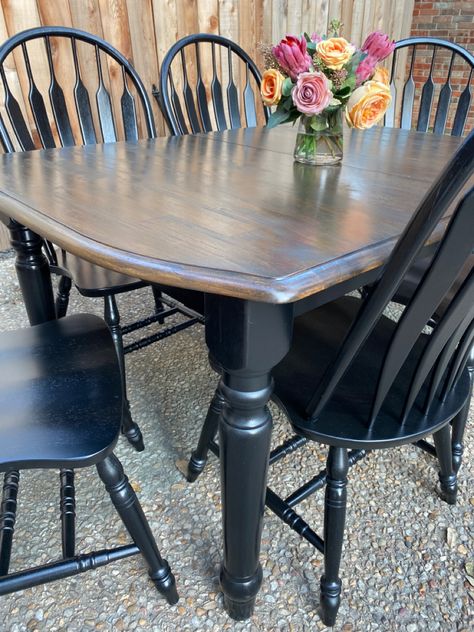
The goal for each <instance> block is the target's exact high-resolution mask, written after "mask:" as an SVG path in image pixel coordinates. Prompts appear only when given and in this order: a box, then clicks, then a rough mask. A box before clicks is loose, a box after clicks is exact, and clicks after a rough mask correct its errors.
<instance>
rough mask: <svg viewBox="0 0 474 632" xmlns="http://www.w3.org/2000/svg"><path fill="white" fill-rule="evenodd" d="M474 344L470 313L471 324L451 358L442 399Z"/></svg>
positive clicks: (472, 314) (473, 329) (473, 328)
mask: <svg viewBox="0 0 474 632" xmlns="http://www.w3.org/2000/svg"><path fill="white" fill-rule="evenodd" d="M471 300H472V302H474V296H471ZM473 342H474V313H471V322H470V324H469V327H467V328H466V331H465V333H464V335H463V337H462V340H461V341H460V343H459V346H458V348H457V349H456V354H455V356H454V358H453V362H452V364H451V369H450V372H449V374H448V376H447V380H446V383H445V387H444V389H443V395H442V398H443V399H445V398H446V396H447V394H448V393H449V391H450V390H451V388H452V387H453V384H454V383H455V382H456V381H457V380H458V379H459V375H460V373H461V371H462V369H463V368H464V367H465V366H466V364H467V361H468V358H469V356H470V354H471V350H472V344H473Z"/></svg>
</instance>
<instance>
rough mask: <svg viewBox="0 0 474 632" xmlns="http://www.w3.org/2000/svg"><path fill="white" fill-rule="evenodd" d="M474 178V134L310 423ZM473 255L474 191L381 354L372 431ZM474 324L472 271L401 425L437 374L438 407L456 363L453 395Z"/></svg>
mask: <svg viewBox="0 0 474 632" xmlns="http://www.w3.org/2000/svg"><path fill="white" fill-rule="evenodd" d="M473 172H474V132H471V134H470V135H469V136H468V138H467V139H466V140H465V141H464V143H463V144H462V146H461V147H460V148H459V149H458V151H457V152H456V153H455V155H454V157H453V158H452V160H451V161H450V163H449V164H448V165H447V167H446V168H445V170H444V171H443V172H442V174H441V175H440V177H439V178H438V179H437V181H436V182H435V184H434V185H433V186H432V187H431V189H430V190H429V191H428V193H427V194H426V195H425V197H424V199H423V200H422V202H421V203H420V205H419V207H418V209H417V211H416V212H415V214H414V215H413V217H412V219H411V220H410V222H409V223H408V225H407V227H406V229H405V230H404V232H403V234H402V235H401V237H400V238H399V240H398V241H397V244H396V245H395V247H394V249H393V251H392V254H391V256H390V258H389V260H388V262H387V264H386V265H385V267H384V269H383V271H382V273H381V276H380V279H379V281H378V282H377V283H376V284H375V285H374V287H373V289H372V291H371V292H370V294H369V295H368V297H367V298H366V299H365V301H364V302H363V304H362V307H361V309H360V311H359V313H358V314H357V317H356V319H355V321H354V323H353V324H352V326H351V328H350V331H349V333H348V334H347V336H346V338H345V340H344V342H343V343H342V345H341V347H340V349H339V352H338V355H337V358H336V359H335V361H334V363H333V365H332V366H330V367H329V368H328V370H327V372H326V374H325V375H324V377H323V379H322V380H321V382H320V384H319V385H318V386H317V388H316V390H315V392H314V394H313V397H312V398H311V401H310V404H309V405H308V408H307V413H308V415H310V416H311V417H313V418H316V417H317V416H318V415H319V413H320V412H321V410H322V409H323V407H324V406H325V405H326V403H327V402H328V400H329V398H330V397H331V395H332V393H333V392H334V390H335V388H336V387H337V385H338V383H339V382H340V380H341V379H342V378H343V376H344V374H345V372H346V371H347V369H348V367H349V365H350V364H351V362H352V361H353V359H354V358H355V356H356V355H357V354H358V353H359V351H360V349H361V347H362V346H363V345H364V344H365V342H366V341H367V339H368V337H369V336H370V334H371V333H372V331H373V330H374V328H375V326H376V324H377V322H378V320H379V319H380V317H381V316H382V314H383V311H384V310H385V308H386V306H387V305H388V303H389V302H390V300H391V299H392V298H393V296H394V294H395V292H396V290H397V288H398V286H399V285H400V282H401V281H402V279H403V277H404V275H405V274H406V272H407V270H408V269H409V267H410V266H411V265H412V263H413V261H414V260H415V258H416V257H417V255H419V253H420V251H421V250H422V248H423V247H424V245H425V243H426V242H427V240H428V239H429V237H430V235H431V233H432V232H433V230H434V229H435V227H436V225H437V224H438V222H439V221H440V220H441V218H442V217H443V215H444V214H445V213H446V211H447V209H448V207H449V206H450V204H451V203H452V202H453V200H454V198H455V197H456V196H457V195H458V193H459V192H460V190H461V188H462V187H463V185H464V184H465V183H466V182H467V180H468V179H469V178H470V176H472V174H473ZM473 248H474V188H471V189H470V190H469V191H468V193H467V194H466V195H465V196H464V197H463V199H462V200H461V201H460V202H459V204H458V206H457V208H456V210H455V211H454V213H453V214H452V216H451V219H450V222H449V224H448V227H447V229H446V231H445V233H444V235H443V239H442V240H441V242H440V243H439V245H438V247H437V248H436V252H435V253H434V254H433V256H432V260H431V262H430V265H429V267H428V268H427V271H426V273H425V275H424V277H423V279H422V281H421V282H420V284H419V286H418V288H417V290H416V292H415V294H414V296H413V297H412V299H411V300H410V301H409V303H408V305H407V307H406V309H405V311H404V312H403V315H402V317H401V318H400V320H399V321H398V325H397V327H396V329H395V333H394V335H393V337H392V339H391V340H390V341H387V347H386V349H385V350H381V353H384V357H383V362H382V367H381V371H380V375H379V380H378V384H377V387H376V389H375V395H374V400H373V402H372V412H371V417H370V419H369V420H367V422H368V424H371V423H373V421H374V420H375V419H376V417H377V415H378V412H379V411H380V408H381V406H382V404H383V402H384V400H385V398H386V396H387V394H388V392H389V391H390V388H391V386H392V385H393V383H394V381H395V379H396V377H397V375H398V373H399V371H400V369H401V368H402V366H403V364H404V363H405V361H406V359H407V358H408V356H409V354H410V352H411V351H412V349H413V346H414V345H415V343H416V342H417V340H418V338H419V336H420V335H421V334H422V332H423V329H424V327H425V326H426V325H427V323H428V322H429V321H430V319H431V317H432V316H433V314H434V313H435V312H436V309H437V308H438V306H439V305H440V303H441V302H442V300H443V298H444V296H445V295H446V294H447V293H448V291H449V290H450V289H451V288H452V287H453V286H454V284H455V281H456V279H457V278H458V275H459V273H460V271H461V269H462V268H463V267H464V265H465V264H466V261H467V259H468V258H469V257H470V255H471V253H472V251H473ZM473 319H474V270H472V269H471V271H470V273H469V274H468V275H467V278H466V280H465V282H464V283H463V284H462V285H461V287H460V288H459V289H458V290H457V291H456V293H455V295H454V298H453V300H452V301H451V303H450V305H449V307H448V309H447V310H446V311H445V313H444V315H443V316H442V318H441V320H440V321H439V322H438V324H437V326H436V329H435V330H434V333H433V334H432V335H431V336H430V338H429V342H428V343H427V344H426V346H425V348H424V351H423V354H422V357H421V359H420V361H419V363H418V365H417V367H416V369H415V371H414V374H413V376H412V380H411V387H410V389H409V392H408V393H407V394H406V402H405V406H404V409H403V410H401V411H400V420H401V421H403V420H404V419H405V418H406V416H407V414H408V413H409V411H410V409H411V406H412V405H413V402H414V401H415V399H416V396H417V395H418V393H419V391H420V388H421V386H422V385H423V384H424V382H425V379H426V378H427V376H428V374H429V373H430V372H432V380H433V382H432V383H431V387H430V395H429V397H428V401H427V402H426V406H429V405H430V404H431V402H432V400H433V397H434V395H435V393H436V391H437V389H438V387H439V386H440V380H441V379H442V378H443V377H444V376H445V374H446V369H447V367H448V364H449V363H450V362H451V363H452V364H451V369H450V373H449V375H448V377H447V378H446V380H445V383H444V386H443V388H444V396H445V395H446V392H447V391H446V388H447V386H449V388H450V387H451V386H452V385H453V383H454V381H455V380H456V379H457V378H458V377H459V375H460V369H462V368H463V362H465V361H467V355H468V353H469V349H470V345H471V343H472V339H473V336H474V334H473V325H472V322H473ZM453 352H455V358H454V360H452V354H453Z"/></svg>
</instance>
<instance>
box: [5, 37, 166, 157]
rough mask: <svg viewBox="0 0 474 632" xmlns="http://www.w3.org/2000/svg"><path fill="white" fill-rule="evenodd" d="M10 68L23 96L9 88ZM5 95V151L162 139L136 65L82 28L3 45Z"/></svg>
mask: <svg viewBox="0 0 474 632" xmlns="http://www.w3.org/2000/svg"><path fill="white" fill-rule="evenodd" d="M10 55H12V57H10ZM56 57H57V58H58V59H60V61H61V64H60V65H59V64H58V63H57V62H55V58H56ZM11 59H13V62H12V63H10V60H11ZM12 67H14V68H15V70H16V73H18V78H19V79H20V83H21V84H22V85H21V88H22V92H23V94H24V95H25V97H24V98H23V97H22V95H21V90H19V91H18V90H17V88H18V84H16V85H10V82H9V77H12V71H11V68H12ZM16 73H13V74H14V77H15V79H16V78H17V75H16ZM21 80H22V81H21ZM12 83H13V82H12ZM61 83H62V84H63V85H61ZM15 93H16V95H17V98H15ZM19 93H20V94H19ZM94 95H95V99H94V98H93V97H94ZM0 98H1V100H0V143H1V144H2V146H3V149H4V151H6V152H12V151H15V150H18V149H19V150H23V151H27V150H31V149H38V148H51V147H56V146H70V145H76V144H85V145H88V144H94V143H100V142H104V143H109V142H115V141H117V140H120V139H122V138H124V139H126V140H136V139H138V138H139V137H145V138H154V137H155V136H156V132H155V125H154V121H153V114H152V109H151V104H150V100H149V98H148V95H147V93H146V91H145V88H144V86H143V83H142V81H141V79H140V77H139V76H138V74H137V72H136V71H135V69H134V68H133V66H132V65H131V64H130V62H129V61H128V60H127V59H126V58H125V57H124V56H123V55H122V54H121V53H120V52H119V51H117V50H116V49H115V48H114V47H113V46H111V45H110V44H108V43H107V42H105V41H104V40H102V39H100V38H99V37H96V36H94V35H91V34H89V33H86V32H84V31H80V30H78V29H73V28H68V27H59V26H51V27H38V28H33V29H29V30H27V31H23V32H21V33H18V34H17V35H14V36H13V37H11V38H9V39H8V40H7V41H6V42H4V44H3V45H2V46H0Z"/></svg>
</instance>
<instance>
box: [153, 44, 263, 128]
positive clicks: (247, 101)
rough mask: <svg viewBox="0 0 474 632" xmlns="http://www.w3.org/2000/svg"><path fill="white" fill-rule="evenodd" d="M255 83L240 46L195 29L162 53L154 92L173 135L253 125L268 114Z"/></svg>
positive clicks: (251, 66)
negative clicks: (192, 33) (157, 91)
mask: <svg viewBox="0 0 474 632" xmlns="http://www.w3.org/2000/svg"><path fill="white" fill-rule="evenodd" d="M260 81H261V75H260V72H259V70H258V68H257V66H256V65H255V63H254V62H253V61H252V59H251V58H250V57H249V56H248V55H247V53H246V52H245V51H244V50H243V49H242V48H240V46H238V45H237V44H235V43H234V42H232V41H231V40H229V39H226V38H225V37H221V36H220V35H210V34H206V33H198V34H196V35H189V36H188V37H184V38H183V39H180V40H179V41H178V42H176V44H174V46H172V47H171V48H170V50H169V51H168V52H167V54H166V55H165V58H164V59H163V63H162V65H161V73H160V91H159V94H157V95H155V96H157V98H158V102H159V104H160V107H161V109H162V111H163V113H164V116H165V119H166V121H167V124H168V127H169V129H170V131H171V133H172V134H174V135H177V136H179V135H182V134H188V133H192V134H197V133H199V132H211V131H213V130H214V131H216V130H217V131H221V130H225V129H235V128H239V127H256V126H257V124H258V123H259V121H260V122H261V124H264V123H265V122H266V121H267V120H268V116H269V113H268V108H265V107H264V106H263V104H262V102H261V98H260ZM224 90H225V92H226V98H224V95H223V91H224ZM210 104H212V106H211V107H210ZM259 117H260V119H259Z"/></svg>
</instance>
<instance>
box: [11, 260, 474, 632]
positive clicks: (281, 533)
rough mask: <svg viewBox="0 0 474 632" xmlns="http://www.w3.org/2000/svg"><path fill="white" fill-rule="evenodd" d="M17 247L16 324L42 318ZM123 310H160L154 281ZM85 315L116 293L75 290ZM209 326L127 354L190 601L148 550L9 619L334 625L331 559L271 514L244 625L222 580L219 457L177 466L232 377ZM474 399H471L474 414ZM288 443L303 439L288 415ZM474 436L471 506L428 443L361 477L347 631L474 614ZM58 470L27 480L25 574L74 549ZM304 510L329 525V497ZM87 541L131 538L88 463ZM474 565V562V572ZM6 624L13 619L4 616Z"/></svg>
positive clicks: (276, 484) (145, 625)
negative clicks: (31, 311) (219, 370)
mask: <svg viewBox="0 0 474 632" xmlns="http://www.w3.org/2000/svg"><path fill="white" fill-rule="evenodd" d="M13 263H14V262H13V257H12V255H11V253H6V254H3V255H0V276H1V281H2V282H1V285H0V313H1V328H2V329H3V330H5V329H12V328H14V327H18V326H20V325H24V324H26V317H25V312H24V308H23V304H22V300H21V295H20V292H19V289H18V284H17V281H16V277H15V273H14V266H13ZM119 302H120V306H121V311H122V315H123V321H124V322H127V321H128V320H130V319H132V318H134V317H135V316H136V315H137V314H143V313H149V312H150V310H151V308H152V305H153V303H152V295H151V291H150V290H149V289H144V290H141V291H140V292H137V293H135V294H132V295H129V296H126V297H120V299H119ZM70 310H71V312H72V311H75V312H77V311H88V312H97V313H99V314H100V313H101V310H102V305H101V301H100V300H90V299H84V298H82V297H80V296H79V295H78V294H77V292H75V291H74V293H73V295H72V298H71V306H70ZM202 334H203V330H202V327H201V326H195V327H193V328H191V329H190V330H187V331H185V332H182V333H180V334H178V335H176V336H173V337H172V338H168V339H166V340H164V341H163V342H161V343H158V344H155V345H152V346H150V347H147V348H146V349H143V350H141V351H138V352H136V353H133V354H131V355H129V356H127V376H128V384H129V398H130V402H131V406H132V412H133V416H134V418H135V420H136V421H137V422H138V423H139V425H140V427H141V429H142V431H143V434H144V437H145V442H146V450H145V452H143V453H141V454H138V453H135V452H133V450H131V449H130V448H129V446H128V445H127V443H126V442H125V441H124V440H121V441H120V442H119V446H118V448H117V454H118V455H119V457H120V458H121V460H122V462H123V464H124V466H125V469H126V471H127V473H128V476H129V478H130V479H131V481H132V483H133V485H134V487H135V488H136V489H137V491H138V492H139V496H140V499H141V502H142V504H143V508H144V510H145V513H146V514H147V515H148V518H149V520H150V523H151V526H152V529H153V531H154V533H155V534H156V536H157V539H158V541H159V542H160V546H161V548H162V551H163V552H164V554H165V556H166V557H167V559H168V561H169V562H170V564H171V565H172V568H173V571H174V573H175V576H176V579H177V583H178V589H179V592H180V596H181V599H180V601H179V603H178V605H177V606H174V607H169V606H167V605H166V603H165V602H164V601H163V600H161V599H160V598H159V595H158V593H156V592H155V590H154V588H153V586H152V584H151V582H149V580H148V577H147V574H146V571H145V568H144V566H143V564H142V562H141V559H140V558H139V557H137V556H135V557H134V558H130V559H127V560H123V561H120V562H117V563H115V564H111V565H109V566H106V567H104V568H101V569H99V570H96V571H90V572H88V573H85V574H84V575H81V576H78V577H75V578H73V579H69V580H63V581H59V582H56V583H54V584H49V585H45V586H41V587H37V588H33V589H30V590H25V591H23V592H20V593H16V594H14V595H9V596H5V597H2V598H1V599H0V630H1V631H2V632H3V631H8V632H23V631H25V630H27V631H29V632H33V631H43V630H48V631H49V630H51V631H64V632H66V631H67V632H75V631H86V630H114V631H115V630H156V631H159V630H164V631H167V630H179V631H180V632H181V631H187V630H215V631H219V632H220V631H222V630H236V631H244V630H245V631H252V632H253V631H260V630H265V631H266V630H272V631H273V630H294V631H299V630H323V629H325V628H324V626H323V625H322V624H321V622H320V621H319V618H318V616H317V613H316V609H317V605H318V599H319V597H318V585H319V577H320V575H321V571H322V563H321V556H320V555H319V554H318V553H317V552H316V551H315V550H314V549H312V548H311V547H310V546H309V545H308V544H307V543H306V542H303V541H302V540H300V538H299V537H298V536H297V535H296V534H295V533H293V532H292V531H290V530H289V529H288V528H287V527H286V526H285V525H284V524H283V523H281V522H280V521H279V520H278V519H277V518H276V517H275V516H273V515H272V514H270V513H269V512H267V513H266V515H265V524H264V532H263V540H262V553H261V559H262V565H263V574H264V582H263V586H262V589H261V591H260V593H259V595H258V599H257V606H256V611H255V615H254V616H253V617H252V619H251V620H250V621H248V622H245V623H235V622H233V621H231V620H230V619H229V618H228V617H227V615H226V614H225V612H224V611H223V609H222V597H221V594H220V593H219V588H218V576H217V574H218V567H219V559H220V550H221V525H220V496H219V476H218V466H217V462H216V459H214V458H213V457H212V459H211V460H210V462H209V464H208V466H207V468H206V470H205V472H204V473H203V474H202V476H201V477H200V479H199V480H198V481H197V482H196V483H195V484H194V485H190V484H188V483H186V481H185V480H184V479H183V477H182V475H181V474H180V472H179V471H178V469H177V467H176V463H177V462H178V461H179V460H182V459H185V458H186V457H187V456H188V455H189V452H190V449H191V448H192V447H193V446H194V444H195V442H196V439H197V437H198V433H199V429H200V427H201V424H202V422H203V419H204V415H205V413H206V407H207V405H208V403H209V401H210V398H211V396H212V393H213V390H214V387H215V383H216V377H215V375H214V374H213V372H212V371H211V370H210V369H209V368H208V364H207V355H206V348H205V345H204V342H203V335H202ZM473 416H474V407H471V422H472V421H473V419H472V417H473ZM274 425H275V433H274V434H275V439H274V440H275V445H276V444H277V442H278V443H279V442H281V440H282V439H284V438H285V437H287V436H288V435H289V427H288V423H287V422H286V421H285V419H284V417H283V416H282V415H281V414H278V412H277V411H275V414H274ZM473 452H474V436H473V429H472V423H471V424H470V425H469V426H468V430H467V437H466V449H465V457H464V465H463V468H462V470H461V473H460V492H459V495H458V504H457V506H455V507H450V506H448V505H446V504H444V503H443V502H441V501H440V500H439V499H438V497H437V496H436V494H435V492H434V488H435V485H436V481H437V473H436V466H435V463H434V461H433V459H432V458H430V457H429V456H428V455H426V454H425V453H422V452H420V451H419V450H417V449H415V448H414V447H412V446H408V447H404V448H399V449H394V450H392V451H391V452H390V454H388V453H387V452H386V451H378V452H376V453H372V454H371V455H370V456H369V458H368V459H366V460H365V461H363V462H361V463H359V464H358V465H356V466H355V467H354V469H353V470H352V472H351V473H350V478H349V507H348V517H347V528H346V539H345V547H344V553H343V562H342V568H341V575H342V579H343V600H342V604H341V608H340V610H339V615H338V622H337V625H336V627H335V629H337V630H343V631H344V632H349V631H361V632H366V631H375V630H376V631H379V630H406V631H407V632H417V631H428V630H429V631H430V632H432V631H435V630H442V631H453V632H454V631H458V632H468V630H472V629H473V622H474V579H472V581H471V583H470V582H469V579H468V572H467V570H466V565H467V569H468V570H469V569H470V568H471V567H470V566H469V564H472V563H473V562H474V539H473V533H474V519H473V516H474V485H473V481H474V460H473ZM324 460H325V451H324V449H323V448H321V447H319V446H317V445H312V446H310V447H305V448H304V449H302V450H300V451H299V452H298V453H297V454H296V455H294V456H292V457H290V458H289V459H288V460H287V461H286V462H281V463H279V464H277V465H275V466H274V467H273V469H272V470H271V473H270V483H271V485H272V487H273V488H274V489H275V490H277V491H280V492H282V493H283V492H285V491H288V490H291V489H294V488H295V487H296V486H297V485H298V484H300V482H301V480H302V479H301V473H302V472H305V473H306V474H307V476H306V478H309V477H310V476H312V475H314V473H315V472H316V471H318V469H319V468H320V467H321V466H322V465H323V463H324ZM58 502H59V486H58V484H57V474H56V473H53V472H51V471H50V472H43V471H33V472H25V473H24V474H23V475H22V484H21V487H20V497H19V513H18V519H17V529H16V534H15V541H16V546H15V545H14V549H13V556H12V564H11V570H12V571H14V570H18V569H20V568H23V567H25V566H26V565H32V564H34V563H37V562H42V563H44V562H46V561H48V560H50V559H54V558H57V557H59V555H60V531H59V522H58V515H59V514H58ZM300 507H301V509H300V511H301V513H302V515H303V516H304V517H305V518H306V519H307V520H308V522H310V524H311V525H313V526H314V527H315V529H317V530H319V528H320V526H321V518H322V495H321V493H319V494H317V495H315V496H313V497H312V498H310V499H308V500H306V501H305V502H304V503H303V504H302V505H301V506H300ZM77 515H78V520H77V532H78V550H79V551H81V550H82V551H87V550H91V549H92V548H97V549H98V548H101V547H103V546H107V545H113V544H117V543H125V542H127V536H126V534H125V533H124V530H123V529H122V526H121V524H120V522H119V520H118V519H117V517H116V515H115V514H114V510H113V508H112V505H111V503H110V502H109V501H108V498H107V497H106V494H105V491H104V489H103V487H102V484H101V483H100V481H99V479H98V477H97V475H96V473H95V470H94V468H88V469H86V470H81V471H79V472H78V473H77ZM471 574H472V570H471ZM1 622H3V623H1Z"/></svg>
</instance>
